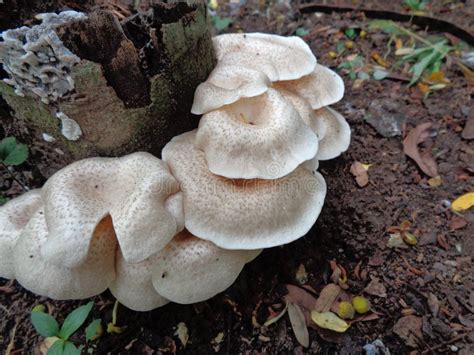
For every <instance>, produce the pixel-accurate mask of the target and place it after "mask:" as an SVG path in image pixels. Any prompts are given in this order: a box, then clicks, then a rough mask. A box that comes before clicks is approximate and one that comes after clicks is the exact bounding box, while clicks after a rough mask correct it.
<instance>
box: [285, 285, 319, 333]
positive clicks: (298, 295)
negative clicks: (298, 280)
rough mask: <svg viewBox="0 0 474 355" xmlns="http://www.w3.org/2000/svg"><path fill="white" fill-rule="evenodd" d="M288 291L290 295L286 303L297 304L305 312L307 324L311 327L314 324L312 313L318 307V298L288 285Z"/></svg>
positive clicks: (299, 288)
mask: <svg viewBox="0 0 474 355" xmlns="http://www.w3.org/2000/svg"><path fill="white" fill-rule="evenodd" d="M286 289H287V290H288V294H287V295H286V296H285V301H286V303H288V304H289V303H294V304H297V305H298V306H299V307H300V309H301V311H303V314H304V316H305V319H306V324H307V325H310V324H311V323H312V321H311V311H312V310H313V309H314V308H315V307H316V298H315V297H313V296H312V295H311V294H310V293H309V292H307V291H305V290H304V289H302V288H301V287H298V286H294V285H286Z"/></svg>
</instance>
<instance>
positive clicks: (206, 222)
mask: <svg viewBox="0 0 474 355" xmlns="http://www.w3.org/2000/svg"><path fill="white" fill-rule="evenodd" d="M195 134H196V133H195V131H191V132H187V133H184V134H182V135H179V136H177V137H174V138H173V139H172V140H171V141H170V142H169V143H168V144H167V145H166V146H165V147H164V149H163V152H162V156H163V160H164V161H166V162H167V163H168V164H169V166H170V170H171V172H172V173H173V175H174V176H176V178H177V179H178V180H179V181H180V185H181V190H182V192H183V195H184V216H185V226H186V228H187V229H188V230H189V231H190V232H191V233H192V234H194V235H196V236H197V237H199V238H201V239H205V240H209V241H211V242H213V243H214V244H216V245H217V246H219V247H221V248H225V249H260V248H270V247H274V246H277V245H282V244H286V243H289V242H292V241H293V240H296V239H298V238H299V237H301V236H303V235H304V234H306V233H307V232H308V230H309V229H310V228H311V226H312V225H313V224H314V222H315V221H316V219H317V217H318V215H319V212H320V211H321V207H322V205H323V202H324V197H325V195H326V184H325V182H324V179H323V178H322V176H321V175H320V174H319V173H316V174H315V175H312V174H311V172H309V171H308V170H306V169H305V168H303V167H301V166H300V167H298V168H296V169H295V170H294V171H293V172H291V173H290V174H289V175H287V176H285V177H283V178H280V179H276V180H258V179H253V180H240V179H227V178H223V177H221V176H218V175H214V174H212V173H211V172H210V171H209V169H208V167H207V163H206V159H205V154H204V152H203V151H201V150H199V149H197V148H196V146H195V144H194V139H195Z"/></svg>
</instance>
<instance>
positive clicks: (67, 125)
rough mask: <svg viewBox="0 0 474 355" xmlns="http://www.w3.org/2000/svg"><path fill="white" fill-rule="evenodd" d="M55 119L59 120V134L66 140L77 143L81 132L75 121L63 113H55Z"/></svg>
mask: <svg viewBox="0 0 474 355" xmlns="http://www.w3.org/2000/svg"><path fill="white" fill-rule="evenodd" d="M56 117H57V118H59V119H60V120H61V134H62V135H63V136H64V137H66V139H69V140H70V141H77V140H78V139H79V138H80V137H81V135H82V130H81V127H80V126H79V124H78V123H77V122H76V121H74V120H73V119H72V118H69V117H68V116H67V115H66V114H65V113H64V112H58V113H56Z"/></svg>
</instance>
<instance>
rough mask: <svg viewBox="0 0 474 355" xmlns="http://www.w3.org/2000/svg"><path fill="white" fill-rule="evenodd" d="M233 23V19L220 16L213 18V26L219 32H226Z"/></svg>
mask: <svg viewBox="0 0 474 355" xmlns="http://www.w3.org/2000/svg"><path fill="white" fill-rule="evenodd" d="M231 23H232V19H231V18H230V17H220V16H219V15H216V16H213V17H212V24H213V25H214V27H215V28H216V30H218V31H223V30H225V29H226V28H227V27H229V26H230V24H231Z"/></svg>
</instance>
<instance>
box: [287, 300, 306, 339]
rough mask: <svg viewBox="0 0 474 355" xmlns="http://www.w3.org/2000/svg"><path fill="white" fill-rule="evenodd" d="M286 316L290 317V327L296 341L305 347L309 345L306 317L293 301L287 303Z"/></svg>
mask: <svg viewBox="0 0 474 355" xmlns="http://www.w3.org/2000/svg"><path fill="white" fill-rule="evenodd" d="M288 316H289V317H290V323H291V327H292V328H293V333H294V334H295V337H296V340H298V343H300V344H301V345H303V346H304V347H305V348H307V347H308V346H309V333H308V328H307V327H306V318H305V316H304V314H303V311H302V310H301V308H300V307H299V306H298V305H297V304H295V303H289V304H288Z"/></svg>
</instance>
